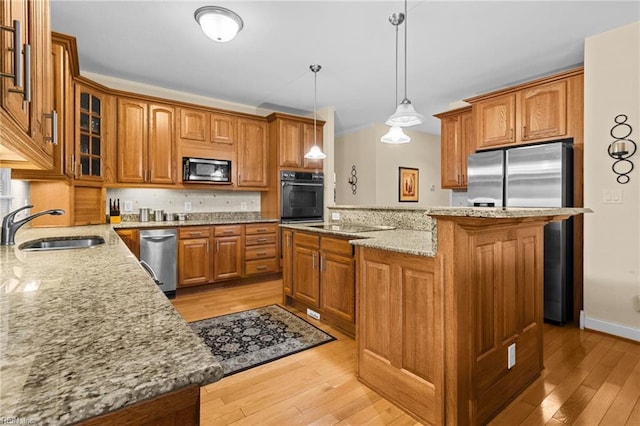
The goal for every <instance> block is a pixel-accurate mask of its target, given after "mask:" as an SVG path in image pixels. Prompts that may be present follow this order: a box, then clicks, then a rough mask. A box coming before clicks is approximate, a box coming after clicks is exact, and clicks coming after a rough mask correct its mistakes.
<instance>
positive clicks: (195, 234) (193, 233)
mask: <svg viewBox="0 0 640 426" xmlns="http://www.w3.org/2000/svg"><path fill="white" fill-rule="evenodd" d="M189 235H190V236H192V237H196V236H198V235H202V232H189Z"/></svg>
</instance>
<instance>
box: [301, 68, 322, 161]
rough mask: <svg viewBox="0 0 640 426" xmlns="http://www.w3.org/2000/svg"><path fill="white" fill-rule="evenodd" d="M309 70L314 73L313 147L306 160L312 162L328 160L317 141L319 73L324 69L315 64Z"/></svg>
mask: <svg viewBox="0 0 640 426" xmlns="http://www.w3.org/2000/svg"><path fill="white" fill-rule="evenodd" d="M309 69H310V70H311V71H313V146H312V147H311V149H310V150H309V152H307V153H306V154H305V155H304V158H307V159H310V160H322V159H324V158H327V154H325V153H324V152H322V150H321V149H320V147H319V146H318V141H317V140H316V138H317V136H318V131H317V129H316V115H317V114H318V107H317V98H318V71H320V69H322V66H321V65H318V64H313V65H309Z"/></svg>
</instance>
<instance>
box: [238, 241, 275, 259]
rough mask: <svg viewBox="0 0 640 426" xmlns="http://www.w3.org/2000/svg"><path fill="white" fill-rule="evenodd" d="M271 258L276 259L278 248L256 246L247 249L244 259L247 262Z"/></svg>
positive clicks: (273, 246)
mask: <svg viewBox="0 0 640 426" xmlns="http://www.w3.org/2000/svg"><path fill="white" fill-rule="evenodd" d="M269 257H276V246H275V245H273V244H272V245H266V246H255V247H247V248H246V249H245V252H244V258H245V259H247V260H253V259H264V258H269Z"/></svg>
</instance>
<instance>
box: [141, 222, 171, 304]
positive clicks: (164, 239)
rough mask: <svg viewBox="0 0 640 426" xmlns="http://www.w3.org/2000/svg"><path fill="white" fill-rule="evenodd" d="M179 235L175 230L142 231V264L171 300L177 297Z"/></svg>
mask: <svg viewBox="0 0 640 426" xmlns="http://www.w3.org/2000/svg"><path fill="white" fill-rule="evenodd" d="M177 235H178V232H177V231H176V230H175V229H145V230H141V231H140V263H141V264H142V266H143V267H144V268H145V269H146V270H147V271H148V272H149V273H150V274H151V276H152V277H153V279H154V280H155V281H156V284H158V286H159V287H160V289H161V290H162V291H164V294H166V295H167V297H168V298H169V299H172V298H174V297H175V295H176V281H177V262H178V259H177V253H178V238H177Z"/></svg>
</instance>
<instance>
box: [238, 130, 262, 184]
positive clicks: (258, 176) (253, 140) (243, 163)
mask: <svg viewBox="0 0 640 426" xmlns="http://www.w3.org/2000/svg"><path fill="white" fill-rule="evenodd" d="M238 131H239V134H238V180H237V186H242V187H245V186H246V187H266V186H267V184H268V176H267V171H268V168H269V157H268V155H269V146H268V141H267V125H266V122H264V121H260V120H251V119H245V118H243V119H240V120H238Z"/></svg>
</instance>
